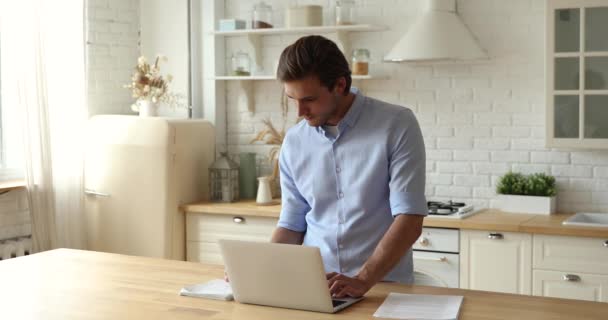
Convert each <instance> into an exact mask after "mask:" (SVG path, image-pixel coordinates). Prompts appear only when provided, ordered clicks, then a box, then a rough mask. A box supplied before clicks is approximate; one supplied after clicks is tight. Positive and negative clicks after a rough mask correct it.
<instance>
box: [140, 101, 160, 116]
mask: <svg viewBox="0 0 608 320" xmlns="http://www.w3.org/2000/svg"><path fill="white" fill-rule="evenodd" d="M137 107H138V109H139V116H140V117H157V116H158V104H157V103H155V102H152V101H150V100H139V101H137Z"/></svg>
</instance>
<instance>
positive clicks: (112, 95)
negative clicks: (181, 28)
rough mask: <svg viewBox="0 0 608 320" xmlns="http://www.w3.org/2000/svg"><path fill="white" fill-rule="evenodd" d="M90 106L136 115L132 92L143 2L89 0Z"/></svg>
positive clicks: (93, 110) (100, 111) (95, 111)
mask: <svg viewBox="0 0 608 320" xmlns="http://www.w3.org/2000/svg"><path fill="white" fill-rule="evenodd" d="M86 3H87V7H86V19H87V31H86V43H87V50H86V57H87V83H88V106H89V114H90V115H91V116H93V115H96V114H134V113H133V112H132V111H131V104H132V103H133V98H131V93H130V91H129V90H128V89H124V88H122V86H123V85H124V84H127V83H129V81H130V79H131V73H132V71H133V68H134V66H135V64H136V63H137V57H138V56H139V52H140V48H139V0H88V1H87V2H86Z"/></svg>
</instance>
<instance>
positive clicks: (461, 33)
mask: <svg viewBox="0 0 608 320" xmlns="http://www.w3.org/2000/svg"><path fill="white" fill-rule="evenodd" d="M480 58H487V54H486V52H485V51H484V50H483V49H482V48H481V47H480V46H479V43H478V42H477V39H475V37H474V36H473V34H471V31H470V30H469V29H468V28H467V26H466V25H465V24H464V23H463V22H462V20H461V19H460V17H459V16H458V14H457V13H456V1H455V0H428V8H427V10H426V12H425V13H424V14H422V16H421V17H420V18H418V20H416V22H414V24H413V25H412V27H411V28H410V29H409V30H408V31H407V33H406V34H405V35H404V36H403V37H401V39H400V40H399V42H397V44H396V45H395V46H394V47H393V49H392V50H391V51H390V52H389V53H388V54H387V55H386V56H385V57H384V60H385V61H390V62H401V61H421V60H470V59H480Z"/></svg>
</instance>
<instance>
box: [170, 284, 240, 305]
mask: <svg viewBox="0 0 608 320" xmlns="http://www.w3.org/2000/svg"><path fill="white" fill-rule="evenodd" d="M179 294H180V295H182V296H190V297H197V298H207V299H215V300H234V297H233V296H232V288H231V287H230V284H229V283H228V282H226V281H224V280H223V279H216V280H211V281H209V282H205V283H199V284H193V285H190V286H186V287H183V288H182V290H181V291H180V292H179Z"/></svg>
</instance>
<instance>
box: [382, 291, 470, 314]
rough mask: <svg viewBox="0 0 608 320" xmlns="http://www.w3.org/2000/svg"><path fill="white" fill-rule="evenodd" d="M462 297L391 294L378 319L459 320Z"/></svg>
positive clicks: (385, 301)
mask: <svg viewBox="0 0 608 320" xmlns="http://www.w3.org/2000/svg"><path fill="white" fill-rule="evenodd" d="M462 299H463V297H462V296H440V295H425V294H404V293H395V292H391V293H390V294H389V295H388V297H386V299H385V300H384V302H383V303H382V305H381V306H380V308H378V310H376V313H374V317H376V318H391V319H417V320H431V319H433V320H435V319H436V320H455V319H458V313H459V312H460V306H461V305H462Z"/></svg>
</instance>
